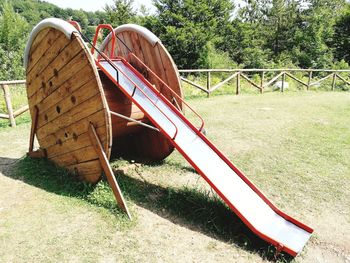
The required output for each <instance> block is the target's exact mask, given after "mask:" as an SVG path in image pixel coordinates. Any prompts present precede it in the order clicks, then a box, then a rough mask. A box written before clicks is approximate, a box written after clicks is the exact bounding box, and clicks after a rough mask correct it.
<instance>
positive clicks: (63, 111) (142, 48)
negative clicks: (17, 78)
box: [25, 18, 182, 182]
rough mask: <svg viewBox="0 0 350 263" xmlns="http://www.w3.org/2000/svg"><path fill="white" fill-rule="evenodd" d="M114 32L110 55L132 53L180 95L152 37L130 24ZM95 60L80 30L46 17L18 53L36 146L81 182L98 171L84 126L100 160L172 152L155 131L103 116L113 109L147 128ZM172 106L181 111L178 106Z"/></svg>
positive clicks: (160, 156)
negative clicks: (93, 134)
mask: <svg viewBox="0 0 350 263" xmlns="http://www.w3.org/2000/svg"><path fill="white" fill-rule="evenodd" d="M115 32H116V34H117V36H118V41H117V44H116V55H118V56H123V57H125V58H127V59H129V58H130V57H129V56H128V53H129V52H130V51H133V52H134V53H135V54H136V55H137V56H138V57H139V58H140V59H141V60H142V61H144V62H145V63H146V64H147V65H148V66H149V67H150V68H151V69H152V70H153V71H154V72H155V73H156V74H157V75H158V76H160V77H161V78H162V79H163V80H164V82H165V83H167V84H169V86H171V87H172V88H173V89H174V91H175V92H176V93H177V94H178V95H180V96H182V91H181V86H180V80H179V76H178V72H177V68H176V66H175V64H174V63H173V61H172V59H171V57H170V55H169V54H168V52H167V51H166V49H165V48H164V46H163V45H162V44H161V42H160V40H159V39H158V38H157V37H156V36H154V35H153V34H152V33H151V32H150V31H148V30H147V29H145V28H143V27H139V26H135V25H126V26H121V27H118V28H116V29H115ZM109 40H110V38H109V37H107V38H106V40H105V41H104V42H103V44H102V46H101V49H102V50H104V51H106V52H107V53H108V47H109V48H110V45H111V44H110V41H109ZM121 42H123V43H121ZM124 44H126V45H124ZM94 59H95V58H94V57H93V56H92V55H91V52H90V50H89V48H88V47H87V45H86V43H85V42H84V41H83V40H82V38H81V36H80V34H79V32H77V30H76V29H75V28H74V27H73V26H72V25H70V24H69V23H68V22H65V21H63V20H60V19H56V18H50V19H45V20H43V21H42V22H40V23H39V24H38V25H37V26H36V27H35V28H34V29H33V31H32V33H31V35H30V39H29V41H28V44H27V47H26V53H25V67H26V82H27V96H28V102H29V108H30V113H31V115H32V119H34V118H35V116H34V115H35V113H36V110H37V111H38V114H37V116H38V117H37V125H36V136H37V139H38V142H39V145H40V147H41V148H42V149H44V150H45V151H46V154H47V158H48V159H50V160H52V161H54V162H55V163H56V164H58V165H59V166H63V167H66V168H67V169H69V170H70V171H72V172H74V173H75V174H77V176H78V177H79V178H80V179H83V180H86V181H88V182H97V181H98V180H99V178H100V175H101V172H102V167H101V164H100V162H99V158H98V155H97V153H96V151H95V150H94V147H93V145H92V143H91V140H90V138H89V133H88V128H89V125H90V123H91V124H93V126H94V127H95V129H96V131H97V135H98V137H99V139H100V141H101V143H102V145H103V149H104V152H105V154H106V156H107V158H110V155H111V153H113V155H117V156H122V157H123V156H132V157H134V158H140V159H143V160H145V159H146V160H162V159H164V158H165V157H166V156H168V155H169V154H170V153H171V152H172V151H173V146H172V145H171V143H170V142H169V141H168V139H166V138H165V137H164V136H163V135H162V134H160V133H159V132H156V131H153V130H150V129H147V128H145V127H143V126H139V125H137V124H136V123H135V122H130V121H127V120H125V119H122V118H119V117H115V116H113V117H111V114H110V111H114V112H117V113H119V114H122V115H125V116H127V117H130V118H133V119H136V120H139V121H142V122H145V123H149V120H148V119H147V118H146V116H145V115H144V113H143V112H142V111H141V110H140V109H139V108H138V107H137V106H136V105H134V104H133V103H132V102H131V101H130V100H129V99H128V98H127V97H126V96H125V95H124V94H123V93H122V92H121V91H120V90H119V89H118V88H117V87H116V86H115V85H113V83H112V82H111V81H110V80H109V79H108V78H107V77H106V76H105V75H104V74H103V73H102V72H101V71H99V70H98V68H97V67H96V64H95V61H94ZM130 63H134V62H133V61H130ZM134 64H135V63H134ZM135 66H137V65H136V64H135ZM142 73H143V74H145V76H146V77H147V78H148V80H149V81H150V82H151V83H152V84H154V85H155V86H156V87H157V88H158V89H159V90H160V91H161V92H162V93H163V94H164V95H165V96H166V97H167V98H168V99H169V100H170V101H171V100H172V99H173V95H172V94H171V92H169V91H168V89H166V88H165V87H164V85H163V84H162V83H161V82H160V81H158V80H157V79H155V78H154V77H153V76H151V74H147V72H146V71H145V72H142ZM176 103H177V104H178V105H179V107H181V103H179V101H177V102H176ZM112 143H113V151H112Z"/></svg>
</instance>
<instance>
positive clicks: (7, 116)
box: [0, 113, 10, 120]
mask: <svg viewBox="0 0 350 263" xmlns="http://www.w3.org/2000/svg"><path fill="white" fill-rule="evenodd" d="M0 119H7V120H8V119H10V117H9V115H8V114H3V113H0Z"/></svg>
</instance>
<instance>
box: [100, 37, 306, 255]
mask: <svg viewBox="0 0 350 263" xmlns="http://www.w3.org/2000/svg"><path fill="white" fill-rule="evenodd" d="M96 31H97V30H96ZM112 32H113V33H114V31H113V30H112ZM95 37H96V35H95ZM94 43H95V42H94ZM134 57H136V56H135V55H134ZM136 58H137V57H136ZM137 59H138V58H137ZM118 60H121V61H122V62H123V63H124V64H125V65H127V67H128V68H129V69H130V70H131V71H132V72H133V73H134V74H136V75H137V76H138V77H139V78H140V79H141V80H142V81H143V82H144V83H146V84H147V86H148V88H150V89H151V90H152V91H153V92H154V93H155V94H158V96H159V97H160V98H161V99H162V100H163V102H164V103H166V105H167V106H168V107H170V109H171V110H173V111H174V112H176V113H178V116H179V117H180V118H181V119H182V120H183V121H184V122H185V123H186V124H187V125H188V127H190V128H191V129H192V130H193V131H194V132H196V134H197V135H198V136H199V137H200V138H201V139H202V140H203V141H204V142H205V143H206V144H207V145H208V146H209V147H210V148H211V149H212V150H213V151H214V152H215V153H216V154H217V155H218V156H219V157H220V158H221V159H222V160H223V161H224V162H225V163H226V164H227V165H228V166H229V167H230V168H231V169H232V170H233V171H234V172H235V173H236V174H237V175H238V176H239V177H240V178H241V179H242V180H243V181H244V182H245V183H246V184H247V185H248V186H249V187H250V188H251V189H252V190H253V191H254V192H255V193H256V194H257V195H258V196H259V197H260V198H261V199H262V200H263V201H264V202H265V203H266V204H267V205H268V206H269V207H270V208H271V209H272V210H273V211H274V212H275V213H276V214H278V215H279V216H281V217H283V218H284V219H285V220H287V221H289V222H291V223H293V224H295V225H296V226H298V227H300V228H302V229H303V230H305V231H306V232H309V233H312V232H313V229H312V228H311V227H309V226H307V225H305V224H303V223H301V222H300V221H298V220H296V219H294V218H292V217H291V216H289V215H287V214H285V213H284V212H282V211H281V210H280V209H278V208H277V207H276V206H275V205H274V204H272V202H271V201H269V200H268V199H267V197H266V196H265V195H264V194H263V193H262V192H261V191H260V190H259V189H258V188H257V187H256V186H255V185H254V184H253V183H252V182H251V181H250V180H249V179H248V178H247V177H246V176H245V175H244V174H243V173H242V172H241V171H240V170H239V169H238V168H237V167H236V166H235V165H234V164H233V163H232V162H231V161H230V160H229V159H228V158H227V157H226V156H225V155H224V154H223V153H222V152H220V150H219V149H218V148H217V147H216V146H215V145H214V144H213V143H212V142H211V141H210V140H209V139H208V138H207V137H206V136H205V135H204V134H203V133H201V132H200V129H197V128H196V127H195V126H194V125H193V124H192V123H191V122H190V121H189V120H187V118H185V116H184V115H183V114H182V112H180V111H179V109H177V108H176V107H175V106H174V105H173V104H172V103H171V102H170V101H169V100H168V99H167V98H166V97H165V96H164V95H163V94H161V93H160V92H159V91H158V90H157V89H156V88H155V87H154V86H153V85H152V84H151V83H150V82H149V81H148V80H147V79H145V77H144V76H143V75H142V74H141V73H140V72H138V71H137V70H136V69H135V68H134V67H133V66H131V65H130V64H129V63H128V62H127V61H126V60H125V59H124V58H118ZM138 60H139V59H138ZM95 61H96V64H97V66H99V67H100V69H101V70H102V71H103V72H104V73H105V74H106V75H107V76H108V78H110V80H111V81H112V82H113V83H114V84H115V85H116V86H117V87H119V88H120V89H121V91H122V92H123V93H124V94H125V95H126V96H127V97H128V98H129V99H131V100H133V98H132V96H130V95H129V94H128V93H127V92H125V91H124V89H123V87H121V85H120V84H119V82H118V81H116V79H115V78H114V77H113V76H111V75H110V74H109V73H108V72H107V71H106V70H105V69H104V68H103V67H101V64H100V63H99V60H95ZM107 61H108V62H109V63H111V62H112V61H111V60H109V59H108V60H107ZM142 64H143V65H144V63H142ZM146 67H147V66H146ZM149 71H150V72H151V73H152V74H154V75H155V76H156V77H157V78H158V79H159V80H160V81H161V82H162V83H163V84H165V83H164V82H163V81H162V80H161V79H160V78H159V77H158V76H157V75H156V74H155V73H154V72H152V71H151V70H150V69H149ZM119 72H121V73H122V74H123V75H124V76H125V77H127V78H128V79H129V81H131V80H130V78H129V77H128V76H127V75H126V74H125V73H124V72H122V71H119ZM131 82H132V83H133V84H134V85H135V87H137V88H138V89H139V90H140V91H141V92H142V93H143V94H144V95H145V96H146V97H147V98H148V99H149V100H150V98H149V97H148V96H147V95H146V94H145V93H144V92H143V91H142V90H141V89H140V88H139V87H138V86H137V85H136V84H135V83H134V82H133V81H131ZM165 86H166V87H167V88H169V90H171V91H172V92H174V91H173V90H172V89H171V88H170V87H169V86H168V85H166V84H165ZM175 94H176V93H175ZM176 95H177V94H176ZM181 100H182V101H183V99H182V98H181ZM150 101H151V100H150ZM151 102H152V101H151ZM183 102H184V101H183ZM134 103H135V104H136V105H137V106H138V107H139V108H140V109H141V110H142V111H144V113H145V114H146V115H147V117H148V118H149V119H150V120H151V121H152V122H153V123H154V124H155V125H156V126H157V127H158V128H159V130H161V131H163V132H164V135H165V136H166V137H167V138H168V139H169V140H170V141H171V142H172V144H173V145H174V146H175V148H176V149H177V150H178V151H179V152H180V153H181V154H182V155H183V156H184V157H185V159H186V160H187V161H188V162H189V163H190V164H191V165H192V166H193V167H194V168H195V169H196V171H197V172H198V173H199V174H200V175H201V176H202V177H203V178H204V179H205V180H206V181H207V183H208V184H209V185H210V186H211V187H212V188H213V189H214V190H215V191H216V192H217V194H218V195H219V196H220V197H221V198H222V199H223V200H224V201H225V203H227V204H228V206H229V207H230V209H231V210H232V211H233V212H234V213H236V214H237V216H239V217H240V218H241V220H242V221H243V222H244V223H245V224H246V225H247V226H248V227H249V228H250V229H251V230H252V232H253V233H255V234H256V235H257V236H259V237H260V238H262V239H264V240H266V241H267V242H269V243H271V244H272V245H274V246H275V247H276V248H278V249H279V250H281V251H285V252H286V253H288V254H290V255H291V256H293V257H295V256H296V255H297V252H296V251H294V250H292V249H291V248H288V247H286V246H283V245H282V244H280V243H279V242H277V241H276V240H274V239H272V238H270V237H268V236H266V235H265V234H264V233H262V232H260V231H259V230H257V229H256V228H255V227H254V226H253V225H252V224H251V223H250V222H249V221H248V220H247V219H246V218H245V217H244V216H243V215H242V214H241V213H240V212H239V210H237V209H236V207H235V206H234V205H233V204H232V203H230V202H229V200H228V199H227V198H226V197H225V196H224V195H223V193H222V192H221V191H220V190H219V189H218V188H217V187H216V186H215V185H214V184H213V183H212V182H211V181H210V180H209V179H208V178H207V177H206V175H205V173H204V172H203V171H202V170H201V169H199V167H198V166H197V165H196V164H195V163H194V162H193V160H192V159H191V158H190V157H189V156H188V155H187V154H186V153H185V152H184V151H183V150H182V149H181V147H179V145H178V144H177V143H176V141H175V140H174V138H175V137H176V135H175V136H174V137H173V138H171V137H170V135H168V134H167V133H166V132H165V131H164V130H163V129H162V128H161V127H160V126H159V124H158V123H157V122H156V121H155V120H154V119H153V118H152V116H150V115H149V114H148V113H147V112H146V111H145V110H144V109H143V107H142V106H141V105H139V103H137V102H136V101H134ZM152 104H153V105H155V104H154V103H153V102H152ZM186 105H188V104H187V103H186ZM155 106H156V105H155ZM188 106H189V105H188ZM156 107H157V108H158V106H156ZM158 109H159V108H158ZM191 109H192V108H191ZM159 110H160V109H159ZM160 111H161V110H160ZM161 112H162V114H163V115H164V116H165V117H167V119H168V120H170V118H169V117H168V116H166V114H165V113H164V112H163V111H161ZM198 115H199V114H198ZM170 121H171V120H170ZM171 122H172V121H171ZM172 123H173V122H172ZM203 123H204V121H203ZM203 123H202V124H203ZM173 124H174V123H173ZM174 126H175V128H176V133H177V127H176V125H175V124H174ZM201 128H202V127H201Z"/></svg>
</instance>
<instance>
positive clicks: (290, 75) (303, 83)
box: [286, 72, 308, 87]
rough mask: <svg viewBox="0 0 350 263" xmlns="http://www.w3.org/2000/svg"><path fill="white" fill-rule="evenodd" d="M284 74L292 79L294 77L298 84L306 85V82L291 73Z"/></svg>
mask: <svg viewBox="0 0 350 263" xmlns="http://www.w3.org/2000/svg"><path fill="white" fill-rule="evenodd" d="M286 75H287V76H288V77H290V78H292V79H294V80H295V81H297V82H299V83H300V84H302V85H304V86H306V87H307V86H308V84H307V83H305V82H303V81H302V80H300V79H298V78H297V77H295V76H293V75H292V74H290V73H288V72H286Z"/></svg>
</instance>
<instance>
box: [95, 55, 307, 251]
mask: <svg viewBox="0 0 350 263" xmlns="http://www.w3.org/2000/svg"><path fill="white" fill-rule="evenodd" d="M96 63H97V65H98V67H99V68H100V69H101V70H102V71H103V72H104V73H105V74H106V75H107V76H108V77H109V78H110V79H111V80H112V81H113V82H114V83H115V84H116V86H118V87H119V88H120V89H121V90H122V91H123V92H124V93H125V94H126V95H127V96H128V97H129V98H130V99H131V100H132V101H133V102H134V103H135V104H136V105H138V107H139V108H140V109H141V110H142V111H143V112H144V113H145V114H146V115H147V116H148V117H149V119H150V120H151V122H152V123H153V124H154V125H155V126H156V127H157V128H158V129H159V130H160V131H161V132H162V133H163V134H164V135H165V136H167V137H168V138H169V139H171V141H172V142H173V144H174V146H175V147H176V148H177V150H178V151H179V152H180V153H181V154H182V155H183V156H184V157H185V158H186V159H187V160H188V161H189V162H190V163H191V165H192V166H193V167H194V168H195V169H196V170H197V172H198V173H199V174H201V175H202V177H203V178H204V179H205V180H206V181H207V182H208V183H209V184H210V186H211V187H212V188H213V189H214V190H215V191H216V192H217V193H218V195H219V196H220V197H221V198H222V199H223V200H224V201H225V202H226V204H227V205H228V206H229V207H230V208H231V209H232V210H233V211H234V212H235V213H236V214H237V215H238V216H239V217H240V218H241V219H242V221H243V222H244V223H245V224H246V225H247V226H248V227H249V228H250V229H251V230H252V231H253V232H254V233H255V234H256V235H258V236H259V237H261V238H262V239H264V240H265V241H267V242H269V243H271V244H273V245H274V246H276V247H277V249H278V251H285V252H287V253H289V254H290V255H292V256H296V255H297V254H298V253H300V252H301V250H302V248H303V247H304V245H305V243H306V242H307V241H308V239H309V237H310V236H311V233H312V232H313V230H312V229H311V228H310V227H308V226H306V225H304V224H302V223H300V222H298V221H297V220H295V219H293V218H291V217H290V216H288V215H286V214H284V213H283V212H282V211H280V210H278V208H276V207H275V206H274V205H273V204H272V203H271V202H270V201H269V200H268V199H267V198H266V197H265V196H264V195H263V194H262V193H261V192H260V190H259V189H257V188H256V186H255V185H253V184H252V183H251V182H250V181H249V179H247V177H245V176H244V175H243V174H242V172H240V171H239V170H238V169H237V168H236V167H235V166H234V165H233V164H232V162H230V161H229V160H228V159H227V158H226V157H225V156H224V155H223V154H222V153H221V152H220V151H219V150H218V149H217V148H216V147H215V146H214V145H213V144H212V143H211V142H210V141H209V140H208V139H207V138H206V137H205V136H204V135H203V134H202V133H200V132H199V130H198V129H197V128H195V127H194V125H193V124H191V123H190V122H189V121H188V120H187V119H186V118H185V116H184V115H183V114H182V113H181V112H180V111H178V110H177V108H176V107H175V106H173V105H172V104H171V103H170V102H169V101H168V100H167V99H166V98H165V97H163V96H162V95H159V93H158V92H157V91H156V89H155V88H154V87H153V86H152V85H151V84H150V83H149V82H148V81H147V80H145V79H144V78H143V76H142V75H141V74H140V73H139V72H137V71H136V70H135V69H134V68H133V67H132V66H131V65H130V64H128V62H126V61H125V60H113V64H114V66H112V65H111V64H110V62H107V61H104V60H101V61H97V62H96Z"/></svg>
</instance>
